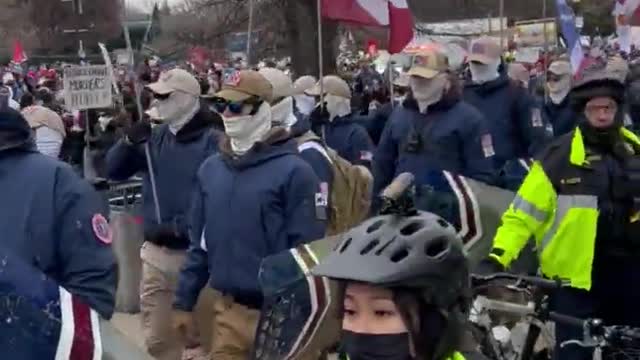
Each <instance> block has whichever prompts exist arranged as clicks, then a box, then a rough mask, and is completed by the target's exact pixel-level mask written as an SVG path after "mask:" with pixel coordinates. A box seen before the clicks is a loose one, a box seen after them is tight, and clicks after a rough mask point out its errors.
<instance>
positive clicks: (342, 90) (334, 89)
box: [305, 75, 351, 99]
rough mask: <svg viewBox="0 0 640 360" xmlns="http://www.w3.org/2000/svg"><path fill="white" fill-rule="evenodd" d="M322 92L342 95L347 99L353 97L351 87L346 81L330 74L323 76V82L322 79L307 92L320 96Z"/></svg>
mask: <svg viewBox="0 0 640 360" xmlns="http://www.w3.org/2000/svg"><path fill="white" fill-rule="evenodd" d="M321 92H324V93H325V95H334V96H340V97H343V98H345V99H351V89H350V88H349V85H348V84H347V82H346V81H344V80H342V78H340V77H339V76H335V75H328V76H325V77H324V78H322V84H320V81H318V83H317V84H316V85H315V86H314V87H312V88H311V89H309V90H307V91H306V92H305V93H306V94H307V95H311V96H320V94H321Z"/></svg>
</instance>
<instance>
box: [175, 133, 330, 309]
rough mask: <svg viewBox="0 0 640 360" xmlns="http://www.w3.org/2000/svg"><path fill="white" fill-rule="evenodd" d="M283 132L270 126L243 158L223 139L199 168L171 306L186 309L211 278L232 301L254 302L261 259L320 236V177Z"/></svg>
mask: <svg viewBox="0 0 640 360" xmlns="http://www.w3.org/2000/svg"><path fill="white" fill-rule="evenodd" d="M288 136H289V135H288V133H287V132H286V131H283V130H282V129H277V130H274V131H272V133H271V135H270V136H269V138H268V140H267V141H266V142H264V143H259V144H256V146H254V148H253V149H252V150H250V152H249V153H247V154H245V155H243V156H241V157H236V156H234V155H232V153H231V150H230V149H229V148H228V143H225V144H226V145H225V146H224V147H223V148H221V150H222V151H221V153H220V154H218V155H215V156H212V157H210V158H209V159H207V161H206V162H205V163H204V164H203V165H202V167H201V168H200V171H199V172H198V179H197V182H196V191H195V194H194V201H193V204H194V206H193V212H192V217H191V225H190V235H191V246H190V247H189V251H188V252H187V260H186V262H185V265H184V267H183V269H182V271H181V273H180V279H179V284H178V290H177V295H176V301H175V304H174V307H175V308H177V309H181V310H185V311H191V310H192V309H193V306H194V305H195V303H196V301H197V298H198V294H199V293H200V290H201V289H202V288H203V287H204V286H205V284H206V283H207V281H209V284H210V286H211V287H212V288H214V289H217V290H219V291H220V292H222V293H224V294H227V295H231V296H233V298H234V300H235V301H236V302H238V303H240V304H243V305H245V306H248V307H250V308H255V309H258V308H260V306H261V305H262V295H261V291H260V286H259V284H258V271H259V269H260V263H261V262H262V259H263V258H265V257H266V256H269V255H273V254H277V253H279V252H281V251H284V250H287V249H290V248H293V247H296V246H298V245H300V244H304V243H307V242H309V241H313V240H316V239H320V238H322V237H324V233H325V226H326V223H325V221H324V220H321V219H319V218H320V217H319V216H318V211H319V210H326V209H321V207H324V205H323V204H319V203H318V201H317V200H318V199H317V194H318V192H319V188H320V182H319V181H318V177H317V176H316V175H315V174H314V172H313V169H312V168H311V167H310V166H309V165H308V164H307V163H306V162H305V161H304V160H303V159H301V158H300V156H299V154H298V149H297V143H296V142H295V140H291V139H287V138H288Z"/></svg>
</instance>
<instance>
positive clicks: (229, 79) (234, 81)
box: [224, 70, 240, 86]
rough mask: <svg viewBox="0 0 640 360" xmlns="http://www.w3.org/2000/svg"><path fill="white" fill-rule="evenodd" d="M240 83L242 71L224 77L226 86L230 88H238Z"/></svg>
mask: <svg viewBox="0 0 640 360" xmlns="http://www.w3.org/2000/svg"><path fill="white" fill-rule="evenodd" d="M239 83H240V71H237V70H236V71H232V72H230V73H227V74H226V75H225V77H224V84H225V85H229V86H238V84H239Z"/></svg>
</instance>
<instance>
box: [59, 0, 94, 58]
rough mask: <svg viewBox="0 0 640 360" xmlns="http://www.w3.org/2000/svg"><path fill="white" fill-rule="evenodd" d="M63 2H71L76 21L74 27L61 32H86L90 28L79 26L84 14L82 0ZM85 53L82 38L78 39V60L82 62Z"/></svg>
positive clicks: (66, 1) (63, 0)
mask: <svg viewBox="0 0 640 360" xmlns="http://www.w3.org/2000/svg"><path fill="white" fill-rule="evenodd" d="M62 2H63V3H71V6H72V11H73V13H74V15H76V16H77V17H76V22H75V28H74V29H64V30H62V32H63V33H65V34H78V35H80V34H83V33H88V32H89V31H90V29H87V28H81V27H80V23H81V20H82V17H83V15H84V4H83V0H62ZM78 37H80V36H78ZM86 56H87V54H86V52H85V51H84V44H83V43H82V39H78V57H80V62H81V63H82V62H84V60H85V58H86Z"/></svg>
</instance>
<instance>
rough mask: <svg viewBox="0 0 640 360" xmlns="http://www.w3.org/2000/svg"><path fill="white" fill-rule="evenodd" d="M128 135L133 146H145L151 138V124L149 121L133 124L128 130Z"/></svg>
mask: <svg viewBox="0 0 640 360" xmlns="http://www.w3.org/2000/svg"><path fill="white" fill-rule="evenodd" d="M126 135H127V139H128V140H129V142H130V143H131V144H134V145H138V144H143V143H145V142H147V141H148V140H149V138H151V123H150V122H149V121H147V120H142V121H140V122H138V123H136V124H133V125H132V126H131V127H129V128H128V129H127V131H126Z"/></svg>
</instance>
